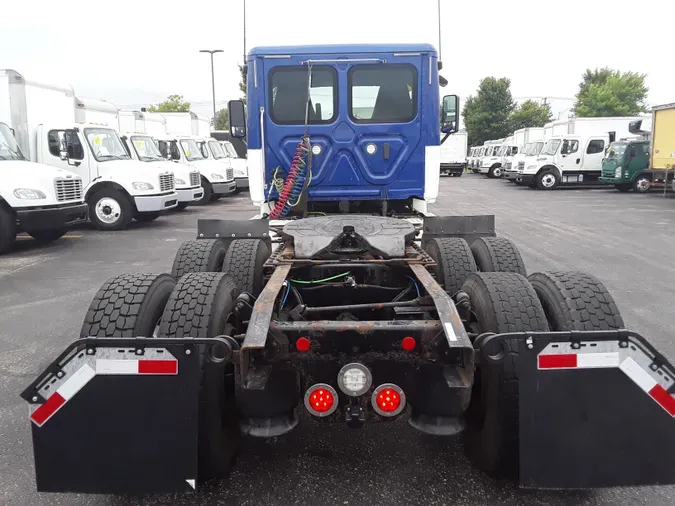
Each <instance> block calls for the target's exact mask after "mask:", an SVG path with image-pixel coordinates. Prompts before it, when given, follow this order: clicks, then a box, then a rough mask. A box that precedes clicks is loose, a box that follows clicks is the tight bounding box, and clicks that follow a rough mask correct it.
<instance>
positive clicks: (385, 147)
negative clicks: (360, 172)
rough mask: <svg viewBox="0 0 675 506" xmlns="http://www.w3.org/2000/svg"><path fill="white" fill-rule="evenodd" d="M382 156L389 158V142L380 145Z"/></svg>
mask: <svg viewBox="0 0 675 506" xmlns="http://www.w3.org/2000/svg"><path fill="white" fill-rule="evenodd" d="M382 156H383V158H384V159H385V160H389V143H388V142H385V143H384V145H383V146H382Z"/></svg>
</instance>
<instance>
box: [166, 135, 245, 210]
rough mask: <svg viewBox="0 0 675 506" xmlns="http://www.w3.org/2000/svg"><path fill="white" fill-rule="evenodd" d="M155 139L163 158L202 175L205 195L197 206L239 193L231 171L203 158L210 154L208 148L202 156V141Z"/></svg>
mask: <svg viewBox="0 0 675 506" xmlns="http://www.w3.org/2000/svg"><path fill="white" fill-rule="evenodd" d="M154 139H155V143H156V144H157V148H158V149H159V151H160V153H161V154H162V156H163V157H165V158H167V159H168V160H172V161H174V162H176V163H180V164H182V165H186V166H188V167H190V168H191V169H192V170H197V171H199V173H200V177H201V186H202V188H203V194H202V197H201V198H200V199H199V200H197V201H195V204H197V205H204V204H208V203H209V202H211V201H214V200H217V199H219V198H221V197H224V196H226V195H230V194H232V193H234V191H235V190H236V187H237V186H236V183H235V181H234V175H233V172H232V168H228V166H227V164H226V163H224V162H222V161H220V160H215V159H213V158H211V159H208V158H206V157H205V156H204V153H206V154H209V153H210V152H209V151H208V149H207V148H205V150H206V151H204V152H203V151H202V149H201V148H200V146H199V145H198V142H204V139H203V138H202V137H196V136H193V135H172V134H165V135H157V136H155V137H154ZM216 142H217V141H216Z"/></svg>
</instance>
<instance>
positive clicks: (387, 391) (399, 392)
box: [371, 383, 406, 416]
mask: <svg viewBox="0 0 675 506" xmlns="http://www.w3.org/2000/svg"><path fill="white" fill-rule="evenodd" d="M371 403H372V405H373V409H374V410H375V411H376V412H377V413H378V414H379V415H382V416H396V415H398V414H399V413H401V411H403V408H405V404H406V398H405V393H404V392H403V389H401V387H399V386H398V385H394V384H393V383H384V384H383V385H380V386H379V387H377V388H376V389H375V391H374V392H373V396H372V397H371Z"/></svg>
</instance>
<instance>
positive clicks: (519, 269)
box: [471, 237, 527, 276]
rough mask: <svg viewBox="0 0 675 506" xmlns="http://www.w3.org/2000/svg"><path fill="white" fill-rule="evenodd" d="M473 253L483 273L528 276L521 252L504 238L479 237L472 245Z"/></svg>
mask: <svg viewBox="0 0 675 506" xmlns="http://www.w3.org/2000/svg"><path fill="white" fill-rule="evenodd" d="M471 252H472V253H473V257H474V258H475V259H476V265H477V266H478V270H479V271H481V272H516V273H518V274H520V275H522V276H527V271H526V269H525V262H524V261H523V257H522V256H520V251H518V248H517V247H516V245H515V244H513V243H512V242H511V241H509V240H508V239H506V238H504V237H478V238H477V239H476V240H475V241H473V243H471Z"/></svg>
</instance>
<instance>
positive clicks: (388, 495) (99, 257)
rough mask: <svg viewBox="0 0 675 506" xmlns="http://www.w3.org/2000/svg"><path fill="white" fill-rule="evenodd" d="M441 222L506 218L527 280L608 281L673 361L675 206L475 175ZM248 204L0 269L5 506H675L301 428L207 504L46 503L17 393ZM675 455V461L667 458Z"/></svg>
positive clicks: (93, 240)
mask: <svg viewBox="0 0 675 506" xmlns="http://www.w3.org/2000/svg"><path fill="white" fill-rule="evenodd" d="M432 211H433V212H434V213H436V214H486V213H488V214H495V215H496V221H497V230H498V233H499V234H500V235H503V236H505V237H508V238H510V239H512V240H513V241H515V242H516V243H517V244H518V246H519V247H520V250H521V253H522V255H523V257H524V259H525V262H526V265H527V267H528V272H535V271H538V270H554V269H579V270H584V271H588V272H591V273H593V274H595V275H596V276H598V277H599V278H600V279H602V280H603V281H604V282H605V284H606V286H607V287H608V288H609V290H610V292H611V293H612V294H613V296H614V298H615V300H616V302H617V304H618V306H619V308H620V309H621V311H622V315H623V317H624V320H625V322H626V325H627V327H628V328H630V329H632V330H635V331H637V332H639V333H641V334H642V335H643V336H646V337H648V338H649V339H650V341H651V342H652V343H653V344H654V345H655V346H656V347H657V348H658V349H659V350H660V351H662V352H663V353H664V354H665V355H666V356H668V357H669V358H670V360H671V361H673V360H675V341H674V340H673V339H672V336H673V335H674V334H675V314H673V311H672V291H673V287H674V286H675V265H674V264H673V263H672V261H671V255H672V252H673V251H675V233H674V231H675V198H674V197H673V196H671V195H668V196H666V197H665V198H664V197H663V196H662V195H661V194H658V193H652V194H648V195H636V194H632V193H628V194H622V193H619V192H617V191H614V190H609V189H602V190H581V189H561V190H557V191H554V192H539V191H534V190H530V189H528V188H519V187H515V186H514V185H512V184H511V183H507V182H505V181H495V180H489V179H486V178H485V177H483V176H479V175H473V174H465V175H464V176H463V177H461V178H443V179H442V180H441V196H440V198H439V201H438V202H437V204H435V205H434V206H433V207H432ZM253 212H254V208H253V206H252V205H251V204H250V201H249V200H248V195H247V194H242V195H238V196H235V197H231V198H228V199H223V200H221V201H219V202H217V203H214V204H213V205H211V206H209V207H205V208H188V209H187V210H186V211H185V212H183V213H174V214H170V215H167V216H164V217H162V218H160V219H159V220H157V221H156V222H154V223H149V224H136V223H135V224H134V226H133V227H132V228H131V229H130V230H126V231H122V232H114V233H113V232H111V233H101V232H97V231H95V230H92V229H89V228H82V229H78V230H73V231H72V232H70V233H69V234H68V236H67V238H64V239H62V240H60V241H58V242H56V243H54V244H53V245H50V246H48V247H42V248H38V247H37V246H35V245H34V243H33V241H32V240H31V239H28V238H24V239H21V240H20V241H19V243H18V246H17V248H16V251H14V252H13V253H10V254H9V255H5V256H3V257H0V504H3V505H4V504H8V505H29V504H30V505H37V504H59V505H71V504H72V505H75V504H86V505H90V504H91V505H94V504H95V505H113V504H147V505H151V504H168V503H172V504H175V505H188V504H233V505H235V504H236V505H251V504H256V505H267V504H340V505H342V504H351V505H353V504H371V505H372V504H406V505H412V504H424V505H431V504H460V505H497V504H504V505H563V504H579V505H601V504H602V505H604V504H612V505H637V504H649V505H672V504H675V487H670V486H668V487H653V488H652V487H650V488H636V489H611V490H600V491H592V492H542V491H521V490H519V489H517V488H516V487H515V486H514V485H512V484H509V483H504V482H495V481H494V480H492V479H490V478H488V477H486V476H485V475H483V474H482V473H480V472H479V471H477V470H475V469H472V468H471V467H470V466H469V464H468V462H467V460H466V459H465V457H464V454H463V451H462V446H461V443H460V442H458V441H455V440H445V439H436V438H430V437H428V438H427V437H424V436H421V435H420V434H418V433H416V432H415V431H414V430H413V429H411V428H409V427H408V426H406V425H398V424H386V425H381V424H380V425H378V426H377V427H373V426H370V427H366V428H365V429H363V430H360V431H353V430H349V429H347V428H344V427H333V428H330V429H326V428H306V427H301V428H299V429H296V430H295V431H294V432H292V433H291V434H290V435H288V436H285V437H282V438H278V439H277V440H270V441H263V440H248V441H246V442H245V443H244V447H243V449H242V455H241V457H240V460H239V463H238V466H237V468H236V471H235V472H234V473H233V475H232V476H231V477H230V479H229V480H228V481H227V482H225V483H222V484H218V485H214V486H211V487H208V488H205V489H202V490H201V491H200V492H198V493H197V494H196V495H184V496H175V497H174V496H171V497H167V496H159V497H144V498H123V497H103V496H81V495H55V494H37V493H36V492H35V482H34V475H33V466H32V447H31V439H30V426H29V420H28V416H27V414H28V411H27V406H26V404H25V403H24V402H23V401H22V400H21V399H20V398H19V392H20V391H21V390H22V389H23V388H24V387H25V386H27V384H28V383H29V382H30V381H31V380H32V379H33V378H34V376H35V374H37V372H38V371H39V370H41V369H42V368H43V367H44V366H45V365H46V364H47V363H48V362H49V361H50V360H51V359H53V358H54V357H55V356H56V355H57V354H58V353H60V352H61V351H62V349H63V348H64V347H65V345H66V344H67V343H69V342H70V341H72V340H74V339H75V338H76V337H77V336H78V335H79V331H80V325H81V322H82V319H83V317H84V315H85V312H86V310H87V307H88V305H89V302H90V300H91V298H92V297H93V295H94V293H95V292H96V290H97V289H98V288H99V287H100V285H101V284H102V283H103V282H104V281H105V280H106V279H107V278H109V277H111V276H114V275H117V274H120V273H123V272H127V271H136V272H166V271H169V270H170V268H171V264H172V261H173V257H174V254H175V251H176V249H177V248H178V246H179V244H180V243H181V242H182V241H184V240H188V239H192V238H194V236H195V231H196V220H197V219H198V218H205V217H212V218H218V217H227V218H229V219H233V218H242V219H247V218H249V217H250V216H251V215H252V214H253ZM666 450H667V449H666Z"/></svg>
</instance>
